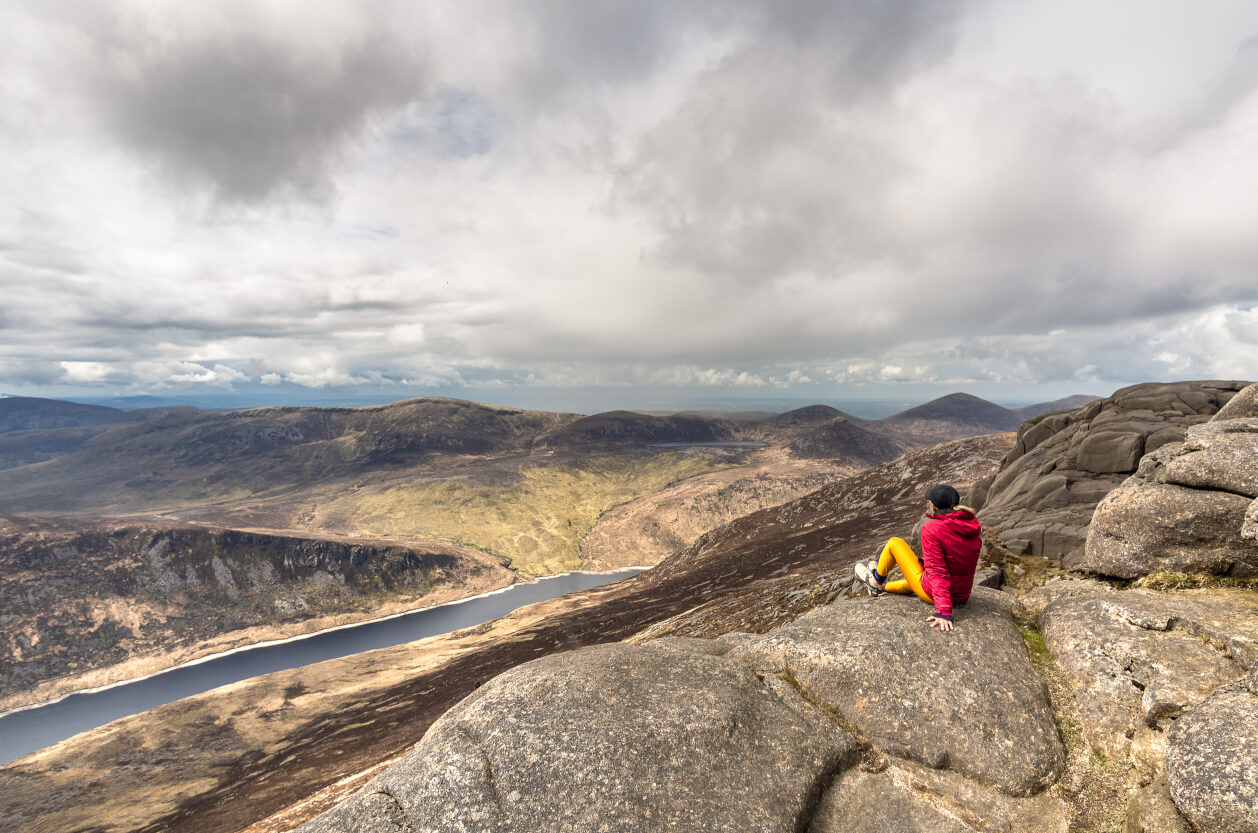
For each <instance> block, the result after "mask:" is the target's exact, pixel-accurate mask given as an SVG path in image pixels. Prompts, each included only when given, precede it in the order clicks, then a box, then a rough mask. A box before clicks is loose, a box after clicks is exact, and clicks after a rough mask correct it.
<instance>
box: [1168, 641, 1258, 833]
mask: <svg viewBox="0 0 1258 833" xmlns="http://www.w3.org/2000/svg"><path fill="white" fill-rule="evenodd" d="M1169 734H1170V738H1169V743H1168V744H1167V749H1166V770H1167V782H1168V784H1169V786H1170V791H1171V798H1172V799H1174V801H1175V804H1176V806H1178V807H1179V810H1180V812H1182V813H1183V814H1184V815H1185V816H1187V817H1188V819H1189V821H1191V822H1192V823H1193V825H1194V826H1195V827H1196V829H1197V830H1198V831H1200V833H1258V665H1256V666H1255V667H1254V668H1251V669H1250V670H1249V673H1247V674H1246V675H1245V676H1244V677H1243V678H1242V679H1240V680H1238V681H1236V682H1235V683H1232V684H1231V685H1227V686H1224V687H1222V688H1220V689H1219V690H1218V691H1216V692H1215V693H1214V694H1212V695H1210V697H1209V698H1208V699H1207V700H1206V701H1205V702H1203V703H1202V704H1201V705H1199V706H1197V707H1196V708H1195V709H1193V710H1192V711H1190V712H1188V713H1187V714H1185V715H1184V716H1183V717H1181V718H1180V719H1179V720H1177V721H1175V725H1174V726H1172V727H1171V730H1170V733H1169Z"/></svg>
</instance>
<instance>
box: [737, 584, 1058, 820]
mask: <svg viewBox="0 0 1258 833" xmlns="http://www.w3.org/2000/svg"><path fill="white" fill-rule="evenodd" d="M1015 604H1016V603H1015V602H1014V601H1013V599H1012V597H1011V596H1009V594H1007V593H1001V592H999V591H994V590H989V589H987V588H975V590H974V595H973V596H972V597H971V598H970V601H969V603H968V604H967V605H965V606H963V607H958V608H957V609H956V610H957V613H956V622H957V628H956V630H954V631H952V632H950V633H946V634H945V633H942V632H939V631H935V630H932V629H931V628H929V627H928V626H927V625H926V622H925V620H926V618H927V616H928V615H929V614H930V612H931V609H930V608H929V607H928V606H926V605H924V604H922V603H921V602H920V601H918V600H917V599H916V598H913V597H907V596H894V595H886V596H880V597H877V598H866V599H854V600H851V601H848V602H847V603H846V604H842V605H831V606H827V607H822V608H817V609H816V610H814V611H812V612H811V613H807V614H805V615H803V616H801V617H800V618H799V619H797V620H795V621H794V622H792V623H790V624H788V625H784V626H782V627H780V628H778V629H776V630H774V631H771V632H769V633H768V634H765V635H764V636H763V637H761V638H760V639H758V640H755V641H744V642H742V643H740V644H737V645H735V647H734V648H733V649H732V650H731V651H730V653H729V656H731V657H734V658H736V659H739V660H741V661H743V662H746V663H748V664H750V665H752V666H753V667H755V668H757V669H758V670H765V671H778V670H782V671H787V672H789V673H790V674H791V675H793V676H794V678H795V679H797V680H798V682H799V684H800V686H801V687H802V689H803V690H804V692H805V693H806V695H807V696H808V697H810V699H813V700H814V701H815V702H817V703H820V704H822V705H824V706H826V707H828V708H830V709H832V710H833V711H834V712H837V713H838V714H839V715H841V716H842V718H843V719H844V720H846V721H847V722H849V723H850V724H851V725H853V726H854V727H855V728H856V730H857V731H858V732H859V733H860V734H861V735H862V736H863V737H864V738H867V739H868V741H869V742H870V743H872V744H873V746H874V747H875V748H877V749H878V750H880V751H882V752H885V753H886V754H888V755H892V756H895V757H898V758H905V759H908V760H911V761H917V762H920V763H922V764H925V765H926V766H929V767H933V768H948V769H953V770H956V771H957V772H960V773H962V774H964V775H966V776H968V777H970V778H972V779H974V780H976V781H978V782H980V783H983V784H987V785H989V786H992V787H994V788H996V789H998V790H1000V791H1001V792H1004V793H1006V794H1008V795H1030V794H1033V793H1036V792H1039V791H1041V790H1043V789H1044V788H1045V787H1047V786H1048V785H1049V784H1051V783H1053V782H1054V781H1055V780H1056V779H1057V777H1058V776H1059V775H1060V773H1061V770H1062V766H1063V759H1064V758H1063V750H1062V746H1061V742H1060V739H1059V738H1058V734H1057V728H1056V724H1055V723H1054V720H1053V713H1052V710H1051V708H1050V706H1049V702H1048V695H1047V692H1046V690H1045V686H1044V682H1043V681H1042V680H1041V679H1040V677H1039V676H1038V675H1037V674H1036V673H1035V671H1034V670H1033V669H1032V668H1031V666H1030V663H1029V662H1028V660H1027V652H1026V646H1025V644H1024V642H1023V640H1022V636H1021V634H1020V633H1019V632H1018V629H1017V626H1016V625H1015V624H1014V618H1013V614H1012V610H1013V608H1014V605H1015Z"/></svg>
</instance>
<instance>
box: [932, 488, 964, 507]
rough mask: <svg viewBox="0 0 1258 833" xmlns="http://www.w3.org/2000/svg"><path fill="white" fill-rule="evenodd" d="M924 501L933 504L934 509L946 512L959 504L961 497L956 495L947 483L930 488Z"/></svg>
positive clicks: (955, 491) (954, 490)
mask: <svg viewBox="0 0 1258 833" xmlns="http://www.w3.org/2000/svg"><path fill="white" fill-rule="evenodd" d="M926 499H927V500H929V501H930V502H931V503H933V504H935V508H936V509H937V510H939V511H940V512H946V511H947V510H949V509H951V508H952V507H954V506H956V505H957V504H958V503H960V502H961V496H960V495H959V494H957V490H956V489H954V488H952V487H951V486H949V485H948V484H947V483H940V484H939V485H938V486H931V487H930V491H929V492H927V493H926Z"/></svg>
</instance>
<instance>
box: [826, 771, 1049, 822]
mask: <svg viewBox="0 0 1258 833" xmlns="http://www.w3.org/2000/svg"><path fill="white" fill-rule="evenodd" d="M1068 827H1069V824H1068V822H1067V811H1066V807H1065V805H1064V804H1063V803H1062V802H1061V801H1060V800H1059V799H1057V798H1054V797H1053V796H1051V795H1050V794H1049V793H1047V792H1044V793H1040V794H1039V795H1037V796H1033V797H1031V798H1013V797H1010V796H1007V795H1005V794H1004V793H1001V792H998V791H997V790H993V789H991V788H990V787H984V786H982V785H980V784H976V783H975V782H973V781H971V780H969V779H968V778H965V777H964V776H962V775H959V774H957V773H955V772H948V771H947V770H935V769H929V768H927V767H923V766H918V765H914V764H910V763H904V764H898V765H892V766H890V767H888V768H887V769H886V770H884V771H882V772H878V773H871V772H863V771H861V770H859V769H851V770H847V771H845V772H844V773H843V774H842V775H840V776H839V777H838V778H837V779H836V780H835V782H834V784H832V785H831V787H830V789H828V790H827V791H826V793H825V795H823V796H822V798H821V803H820V804H819V805H818V806H817V812H816V814H815V815H814V816H813V820H812V824H811V825H809V827H808V833H919V831H920V833H973V831H975V830H1004V831H1017V833H1065V832H1066V830H1067V829H1068Z"/></svg>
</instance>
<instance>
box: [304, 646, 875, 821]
mask: <svg viewBox="0 0 1258 833" xmlns="http://www.w3.org/2000/svg"><path fill="white" fill-rule="evenodd" d="M774 682H777V681H774ZM856 750H857V744H856V742H855V740H854V739H853V738H852V737H851V736H850V735H848V734H847V733H846V732H844V731H843V730H842V729H840V728H839V727H838V726H837V725H835V723H834V722H833V721H831V720H829V719H828V718H826V717H824V716H823V715H822V714H821V713H820V712H819V711H816V710H815V709H811V708H810V707H809V706H808V705H807V704H806V703H804V702H803V700H802V699H801V698H800V697H799V695H798V694H796V693H795V692H794V690H793V689H791V688H790V687H789V686H786V685H784V684H783V685H766V684H765V683H762V682H761V681H760V680H759V679H757V677H756V676H755V675H754V674H753V673H752V672H751V671H750V670H749V669H748V668H746V667H744V666H741V665H738V664H736V663H734V662H732V661H730V660H728V659H725V658H722V657H718V656H712V655H710V654H707V653H701V652H698V651H693V652H691V651H686V650H685V649H684V644H679V643H678V642H673V643H672V644H670V645H669V647H668V648H667V649H664V648H660V649H656V648H652V647H651V646H650V645H644V646H638V645H630V644H626V643H612V644H607V645H599V646H594V647H590V648H584V649H581V650H577V651H572V652H569V653H565V654H556V655H552V656H548V657H545V658H543V659H539V660H534V661H533V662H529V663H525V664H524V665H521V666H517V667H516V668H514V669H512V670H510V671H508V672H506V673H504V674H501V675H499V676H498V677H496V678H494V679H493V680H491V681H490V682H488V683H486V684H485V685H484V686H482V687H481V688H480V689H478V690H477V691H476V692H475V693H473V694H472V695H470V696H469V697H467V698H466V699H464V700H463V701H461V702H460V703H459V704H458V705H457V706H455V707H454V708H453V709H451V710H450V711H449V712H448V713H446V714H445V715H444V716H443V717H442V718H441V719H440V720H438V721H437V722H436V723H434V724H433V726H432V728H431V729H430V730H429V731H428V733H427V734H426V735H425V736H424V738H423V740H422V741H420V743H419V744H418V745H417V746H416V747H415V749H414V751H413V752H411V753H410V754H409V755H407V756H406V757H405V758H403V759H402V760H401V761H400V762H399V763H397V764H395V765H394V766H393V767H391V768H390V769H389V770H387V771H386V772H385V773H383V774H382V775H380V776H378V777H376V778H375V779H373V780H372V781H371V782H369V783H368V784H367V785H366V786H365V787H364V788H363V789H361V790H360V791H359V792H357V793H355V794H354V795H353V796H352V797H351V798H349V799H347V800H346V801H344V802H342V803H341V804H340V805H339V806H338V807H336V808H335V809H333V810H332V811H330V812H328V813H326V814H324V815H323V816H320V817H319V818H317V819H315V820H314V821H312V822H310V823H309V824H307V825H305V826H303V827H302V828H301V830H302V831H304V833H333V832H334V831H336V833H340V831H372V833H376V831H382V832H383V831H388V832H389V833H394V831H411V830H414V831H416V833H423V831H478V833H496V832H499V831H500V832H501V833H506V832H507V831H515V833H527V831H555V830H563V831H573V832H574V833H580V831H591V832H592V831H608V833H611V832H613V831H639V830H670V831H674V830H675V831H696V833H700V831H702V833H712V831H730V833H735V831H764V833H769V832H770V831H782V833H791V831H795V830H798V829H801V827H802V826H803V825H804V824H805V823H806V821H807V818H808V817H809V816H810V815H811V813H812V810H813V808H814V806H815V803H816V800H817V798H818V796H819V795H820V792H821V789H822V786H823V785H824V783H825V781H826V780H828V778H829V777H830V775H831V774H832V773H833V772H834V771H835V770H836V769H838V768H839V767H841V766H842V765H844V764H845V763H848V762H850V761H851V760H852V758H853V756H854V753H855V752H856Z"/></svg>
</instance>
